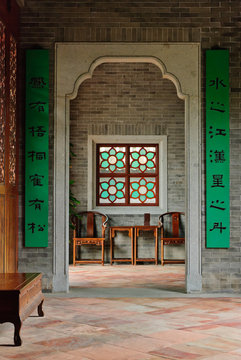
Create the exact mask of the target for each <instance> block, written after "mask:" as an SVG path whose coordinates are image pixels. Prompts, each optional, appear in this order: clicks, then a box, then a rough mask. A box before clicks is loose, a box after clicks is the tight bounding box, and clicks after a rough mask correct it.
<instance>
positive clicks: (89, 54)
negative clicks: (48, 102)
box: [53, 43, 202, 293]
mask: <svg viewBox="0 0 241 360" xmlns="http://www.w3.org/2000/svg"><path fill="white" fill-rule="evenodd" d="M113 62H133V63H134V62H141V63H143V62H145V63H152V64H155V65H156V66H157V67H158V68H159V69H160V70H161V72H162V75H163V77H164V78H166V79H169V80H171V81H172V82H173V83H174V84H175V86H176V90H177V95H178V97H179V98H180V99H183V100H184V101H185V160H186V161H185V175H186V195H185V198H186V200H185V203H186V290H187V292H189V293H193V292H200V291H201V288H202V277H201V216H200V209H201V203H200V197H201V179H200V173H201V171H200V168H201V156H200V154H201V149H200V144H201V136H200V122H201V113H200V72H201V71H200V44H199V43H56V47H55V121H54V132H55V134H54V135H55V136H54V216H53V230H54V231H53V291H68V288H69V281H68V262H69V253H68V251H69V250H68V246H69V241H68V240H69V224H68V214H69V208H68V203H69V198H68V194H69V122H70V100H72V99H74V98H75V97H76V96H77V92H78V89H79V86H80V85H81V84H82V83H83V81H85V80H87V79H89V78H91V77H92V75H93V72H94V70H95V69H96V67H97V66H99V65H100V64H103V63H113Z"/></svg>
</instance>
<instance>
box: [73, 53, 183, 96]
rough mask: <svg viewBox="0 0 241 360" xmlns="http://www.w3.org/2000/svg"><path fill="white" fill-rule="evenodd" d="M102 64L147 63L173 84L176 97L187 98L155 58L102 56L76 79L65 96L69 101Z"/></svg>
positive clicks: (176, 80) (175, 79)
mask: <svg viewBox="0 0 241 360" xmlns="http://www.w3.org/2000/svg"><path fill="white" fill-rule="evenodd" d="M104 63H148V64H154V65H156V66H157V67H158V68H159V69H160V70H161V73H162V75H163V78H164V79H168V80H170V81H172V82H173V83H174V85H175V87H176V90H177V96H178V97H179V98H180V99H181V100H185V98H186V96H187V95H185V94H183V93H182V90H181V84H180V82H179V80H178V79H177V77H176V76H175V75H173V74H170V73H168V72H167V69H166V66H165V64H163V62H162V61H161V60H160V59H157V58H155V57H147V56H145V57H144V56H143V57H141V56H139V57H136V56H132V57H127V56H121V57H119V56H103V57H99V58H98V59H96V60H94V61H93V63H92V64H91V65H90V67H89V70H88V72H86V73H85V74H81V75H80V76H79V77H78V78H77V79H76V81H75V83H74V89H73V91H72V93H70V94H66V97H67V98H68V99H69V100H73V99H75V98H76V96H77V93H78V90H79V87H80V85H81V84H82V83H83V82H84V81H85V80H87V79H91V78H92V76H93V73H94V71H95V69H96V68H97V67H98V66H99V65H101V64H104Z"/></svg>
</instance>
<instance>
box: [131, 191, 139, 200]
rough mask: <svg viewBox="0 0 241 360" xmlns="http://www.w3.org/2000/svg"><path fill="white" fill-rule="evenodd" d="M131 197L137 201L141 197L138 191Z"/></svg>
mask: <svg viewBox="0 0 241 360" xmlns="http://www.w3.org/2000/svg"><path fill="white" fill-rule="evenodd" d="M131 197H132V198H134V199H137V198H138V197H139V193H138V191H133V193H132V194H131Z"/></svg>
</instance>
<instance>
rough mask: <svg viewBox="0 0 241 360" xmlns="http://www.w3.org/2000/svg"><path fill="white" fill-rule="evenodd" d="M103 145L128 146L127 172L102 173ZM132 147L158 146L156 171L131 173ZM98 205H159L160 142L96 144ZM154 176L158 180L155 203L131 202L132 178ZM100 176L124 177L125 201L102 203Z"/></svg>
mask: <svg viewBox="0 0 241 360" xmlns="http://www.w3.org/2000/svg"><path fill="white" fill-rule="evenodd" d="M101 147H111V148H112V147H113V148H114V147H125V148H126V166H125V172H123V173H115V172H113V173H100V148H101ZM131 147H141V148H145V147H155V148H156V160H155V162H156V171H155V173H146V172H144V171H143V172H138V173H131V171H130V170H131V168H130V148H131ZM95 161H96V206H98V207H105V206H108V207H116V206H118V207H119V206H120V207H125V206H131V207H136V206H139V207H143V206H148V207H153V206H155V207H156V206H159V178H160V173H159V144H158V143H98V144H96V160H95ZM141 177H143V178H145V177H148V178H154V179H155V180H156V188H155V195H156V196H155V199H156V201H155V202H153V203H145V202H138V203H131V201H130V200H131V198H130V179H131V178H141ZM100 178H123V179H125V203H115V202H113V203H109V204H108V203H104V204H103V203H100V197H99V184H100Z"/></svg>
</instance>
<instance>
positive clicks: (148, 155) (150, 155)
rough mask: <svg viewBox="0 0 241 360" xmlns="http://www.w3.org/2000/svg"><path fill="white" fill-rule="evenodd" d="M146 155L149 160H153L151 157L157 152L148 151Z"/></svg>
mask: <svg viewBox="0 0 241 360" xmlns="http://www.w3.org/2000/svg"><path fill="white" fill-rule="evenodd" d="M146 156H147V158H148V159H149V160H151V159H153V158H154V156H155V153H153V152H148V153H147V154H146Z"/></svg>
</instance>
